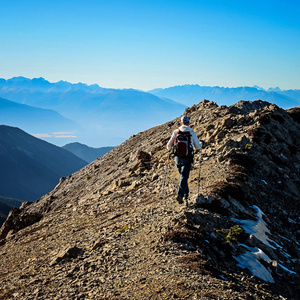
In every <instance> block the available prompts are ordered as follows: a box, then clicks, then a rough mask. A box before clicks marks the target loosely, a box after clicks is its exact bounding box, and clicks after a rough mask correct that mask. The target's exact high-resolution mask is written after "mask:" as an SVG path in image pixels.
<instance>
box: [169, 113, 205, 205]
mask: <svg viewBox="0 0 300 300" xmlns="http://www.w3.org/2000/svg"><path fill="white" fill-rule="evenodd" d="M189 124H190V120H189V118H188V117H187V116H182V117H181V122H180V125H181V126H180V127H179V129H175V130H174V131H173V133H172V136H171V138H170V140H169V142H168V144H167V149H168V150H170V149H173V151H174V155H175V164H176V166H177V169H178V171H179V174H180V183H179V187H178V191H177V201H178V202H179V203H180V204H181V203H183V198H185V199H186V201H187V200H188V196H189V187H188V179H189V174H190V170H191V166H192V163H193V159H194V151H193V146H194V147H195V148H196V149H197V150H200V149H201V148H202V142H200V141H199V139H198V137H197V135H196V133H195V132H194V130H193V129H192V128H191V127H190V126H189ZM186 147H187V148H186Z"/></svg>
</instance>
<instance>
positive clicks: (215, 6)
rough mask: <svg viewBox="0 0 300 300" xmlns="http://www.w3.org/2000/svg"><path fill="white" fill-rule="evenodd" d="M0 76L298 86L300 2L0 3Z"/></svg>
mask: <svg viewBox="0 0 300 300" xmlns="http://www.w3.org/2000/svg"><path fill="white" fill-rule="evenodd" d="M0 13H1V17H0V45H1V46H0V58H1V59H0V77H1V78H6V79H8V78H11V77H14V76H25V77H28V78H34V77H44V78H45V79H47V80H49V81H51V82H56V81H59V80H66V81H70V82H72V83H76V82H85V83H88V84H92V83H97V84H99V85H100V86H102V87H107V88H108V87H111V88H137V89H142V90H149V89H153V88H158V87H169V86H174V85H181V84H199V85H211V86H216V85H219V86H226V87H227V86H228V87H235V86H245V85H246V86H253V85H259V86H262V87H264V88H269V87H276V86H279V87H280V88H282V89H296V88H298V89H299V88H300V84H299V83H300V51H299V49H300V18H299V15H300V4H299V1H298V0H297V1H289V0H287V1H282V0H280V1H278V0H273V1H268V0H267V1H264V0H260V1H257V0H253V1H251V0H244V1H241V0H240V1H235V0H228V1H220V0H206V1H201V0H199V1H189V0H185V1H176V0H172V1H171V0H160V1H159V0H152V1H138V0H126V1H120V0H106V1H102V0H98V1H97V0H85V1H77V0H73V1H66V0H60V1H53V0H52V1H48V0H39V1H36V0H14V1H11V0H0Z"/></svg>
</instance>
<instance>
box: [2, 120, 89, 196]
mask: <svg viewBox="0 0 300 300" xmlns="http://www.w3.org/2000/svg"><path fill="white" fill-rule="evenodd" d="M0 162H1V168H0V178H1V180H0V194H1V196H4V197H12V198H17V199H22V200H27V201H34V200H36V199H38V198H39V197H41V196H42V195H44V194H45V193H47V192H49V191H51V189H53V188H54V187H55V185H56V184H57V183H58V182H59V178H60V177H62V176H68V175H70V174H72V173H73V172H75V171H77V170H79V169H80V168H82V167H84V166H85V165H86V164H87V162H85V161H83V160H82V159H80V158H79V157H77V156H75V155H74V154H73V153H70V152H69V151H66V150H64V149H61V148H60V147H57V146H54V145H52V144H50V143H47V142H45V141H42V140H40V139H37V138H35V137H33V136H31V135H29V134H27V133H26V132H24V131H22V130H21V129H19V128H16V127H10V126H5V125H0Z"/></svg>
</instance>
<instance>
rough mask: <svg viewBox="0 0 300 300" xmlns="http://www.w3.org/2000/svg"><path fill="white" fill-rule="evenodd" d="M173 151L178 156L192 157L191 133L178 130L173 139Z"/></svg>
mask: <svg viewBox="0 0 300 300" xmlns="http://www.w3.org/2000/svg"><path fill="white" fill-rule="evenodd" d="M173 153H174V155H175V156H178V157H193V147H191V134H190V133H189V132H183V131H180V130H178V133H177V135H176V138H175V141H174V147H173Z"/></svg>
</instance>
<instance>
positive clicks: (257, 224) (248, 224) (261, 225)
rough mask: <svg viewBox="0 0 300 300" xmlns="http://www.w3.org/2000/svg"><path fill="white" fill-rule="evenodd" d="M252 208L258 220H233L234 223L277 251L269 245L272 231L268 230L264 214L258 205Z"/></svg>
mask: <svg viewBox="0 0 300 300" xmlns="http://www.w3.org/2000/svg"><path fill="white" fill-rule="evenodd" d="M252 208H253V209H254V210H255V212H256V216H257V220H239V219H233V221H235V222H236V223H237V224H239V225H241V227H242V228H243V229H244V230H245V232H246V233H249V234H250V235H251V234H253V235H254V236H255V237H256V238H257V239H259V240H260V241H262V242H263V243H264V244H266V245H267V246H269V247H271V248H273V249H275V247H274V246H272V245H271V244H270V243H269V240H270V239H269V238H268V236H267V234H270V230H269V229H268V228H267V224H266V223H265V221H264V220H263V218H262V217H263V215H264V213H263V212H262V211H261V210H260V208H259V207H257V206H256V205H253V206H252ZM272 242H273V241H272Z"/></svg>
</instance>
